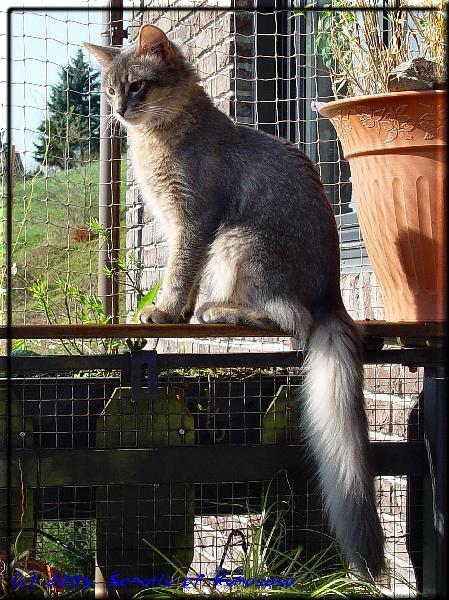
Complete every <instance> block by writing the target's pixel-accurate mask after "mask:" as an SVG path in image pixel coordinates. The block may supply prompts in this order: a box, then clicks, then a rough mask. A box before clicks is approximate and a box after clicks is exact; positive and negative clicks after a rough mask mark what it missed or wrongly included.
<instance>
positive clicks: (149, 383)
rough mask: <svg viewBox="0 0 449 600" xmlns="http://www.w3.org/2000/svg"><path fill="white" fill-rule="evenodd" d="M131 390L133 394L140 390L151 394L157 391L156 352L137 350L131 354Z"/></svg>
mask: <svg viewBox="0 0 449 600" xmlns="http://www.w3.org/2000/svg"><path fill="white" fill-rule="evenodd" d="M130 376H131V389H132V392H133V394H138V393H139V392H141V391H142V390H145V391H147V392H149V393H153V392H155V391H156V390H157V376H158V372H157V352H156V351H155V350H138V351H137V352H131V369H130Z"/></svg>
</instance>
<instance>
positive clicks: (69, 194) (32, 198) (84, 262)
mask: <svg viewBox="0 0 449 600" xmlns="http://www.w3.org/2000/svg"><path fill="white" fill-rule="evenodd" d="M98 175H99V163H98V161H93V162H91V163H86V164H83V165H79V166H77V167H74V168H72V169H70V170H66V171H57V172H54V173H49V174H48V175H47V176H45V175H44V174H38V175H36V176H34V177H31V178H26V179H18V180H17V181H16V184H15V186H14V205H13V215H12V216H13V263H16V267H17V274H16V275H14V278H13V320H14V322H15V323H23V322H26V323H43V322H45V317H44V316H43V315H42V313H40V312H39V311H38V310H36V307H35V303H34V301H33V299H32V298H31V296H30V294H29V292H28V291H27V288H28V287H29V285H31V284H32V283H34V282H35V281H36V280H37V279H39V278H40V277H41V276H42V275H44V276H45V277H47V278H48V282H49V294H51V295H52V298H53V299H54V300H55V301H56V302H57V303H58V304H60V305H61V319H62V314H63V302H64V299H63V294H62V292H61V291H60V290H58V289H57V286H56V285H55V284H54V281H55V279H56V278H57V277H61V276H65V275H66V274H68V275H69V278H70V282H71V283H72V284H73V285H75V286H77V287H78V288H79V289H80V290H82V291H84V292H86V293H89V294H95V293H96V289H97V271H98V266H97V265H98V248H99V240H98V239H91V240H90V241H76V239H75V238H74V235H75V232H76V230H77V228H80V227H88V226H89V223H90V221H91V219H92V218H96V217H98V192H99V183H98ZM122 179H124V180H126V158H125V157H123V159H122ZM125 194H126V185H122V186H121V206H122V223H124V218H125V214H124V213H125V208H124V207H125ZM61 322H62V321H61Z"/></svg>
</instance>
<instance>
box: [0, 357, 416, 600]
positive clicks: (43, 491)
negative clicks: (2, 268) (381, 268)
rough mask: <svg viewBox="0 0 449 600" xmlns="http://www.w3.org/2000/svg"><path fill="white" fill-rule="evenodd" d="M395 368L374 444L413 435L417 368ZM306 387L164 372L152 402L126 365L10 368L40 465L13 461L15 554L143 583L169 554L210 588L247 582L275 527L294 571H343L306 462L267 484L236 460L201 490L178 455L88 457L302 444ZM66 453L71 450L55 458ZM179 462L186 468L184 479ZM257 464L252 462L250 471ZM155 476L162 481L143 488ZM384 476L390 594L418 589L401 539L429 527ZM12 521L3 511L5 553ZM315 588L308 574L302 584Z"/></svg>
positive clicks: (21, 423)
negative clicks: (394, 392)
mask: <svg viewBox="0 0 449 600" xmlns="http://www.w3.org/2000/svg"><path fill="white" fill-rule="evenodd" d="M389 368H391V369H392V370H394V372H395V382H396V386H397V387H399V388H401V389H403V390H407V395H406V396H405V397H404V398H402V399H400V398H399V397H396V398H395V402H393V404H391V403H388V402H386V400H387V397H386V395H385V394H384V393H383V392H382V391H380V392H367V393H366V394H367V401H368V414H369V421H370V430H371V437H372V439H374V440H379V439H381V440H385V439H387V440H393V439H394V440H396V441H397V442H398V443H400V442H401V441H406V440H409V441H414V440H419V439H421V437H420V436H421V435H422V433H421V426H420V412H419V410H418V405H417V403H418V389H419V383H420V381H419V379H420V377H419V374H417V373H411V372H409V371H408V370H404V369H403V368H401V367H398V366H395V365H391V367H389ZM376 369H377V371H378V372H377V373H376V377H378V378H384V375H385V367H384V366H381V365H379V366H377V367H376ZM300 382H301V379H300V375H298V373H297V369H294V368H293V369H292V368H281V367H273V368H264V369H247V368H232V369H231V368H228V369H224V368H221V369H207V370H196V371H194V370H192V369H188V370H184V369H176V370H168V371H164V372H161V373H160V375H159V386H158V393H157V395H154V394H151V393H149V392H148V391H144V390H142V389H138V390H135V389H134V390H133V388H132V386H131V380H130V373H129V372H128V371H127V370H122V369H117V370H115V371H113V372H104V371H101V370H98V369H97V370H92V371H76V372H74V371H71V370H70V368H67V370H64V371H54V370H52V369H50V368H48V369H46V370H45V371H44V372H40V371H33V372H31V371H30V372H21V373H18V372H16V373H14V378H13V380H12V412H11V414H12V436H11V440H12V448H13V449H17V448H23V449H26V448H33V449H34V450H35V451H36V450H38V453H40V459H39V460H38V463H37V464H36V463H35V462H34V459H33V460H31V459H29V460H30V461H31V462H30V463H27V462H26V457H25V458H22V459H15V458H13V459H12V460H13V462H12V468H13V472H16V470H17V479H18V481H19V482H21V483H20V484H18V485H17V486H13V488H12V490H11V499H12V504H13V509H12V519H13V531H15V532H16V533H17V532H18V531H22V533H21V534H20V536H19V537H18V538H17V540H16V548H17V552H19V553H20V552H23V551H25V550H31V549H32V548H35V549H36V550H35V558H36V560H39V561H41V562H42V563H45V564H49V565H51V566H52V567H53V568H54V569H55V570H57V571H60V572H62V573H64V574H68V575H70V576H75V575H77V576H82V577H84V578H86V579H85V581H87V580H88V579H89V578H90V580H91V581H93V580H94V579H95V580H96V581H97V582H98V580H99V577H100V579H106V581H110V578H111V576H112V575H113V574H114V573H117V572H121V573H122V576H123V577H125V576H126V577H129V576H132V577H142V578H143V577H146V578H149V579H151V577H153V576H160V575H161V573H165V575H166V576H167V577H169V576H174V575H175V573H173V572H172V570H173V565H171V563H170V561H167V556H168V557H169V558H170V560H171V561H173V563H175V564H176V565H178V566H180V565H182V567H183V569H184V571H183V572H184V574H186V573H187V571H188V570H189V569H190V570H189V575H188V576H189V577H193V576H194V575H195V576H198V575H200V574H203V575H204V576H205V581H204V582H203V583H202V584H201V586H206V588H207V587H208V586H211V585H213V581H214V578H215V577H216V576H217V573H218V574H220V573H221V574H222V575H223V576H224V575H226V574H227V575H229V574H230V573H234V575H236V576H237V575H238V574H239V573H240V575H241V574H242V569H244V568H246V567H245V564H246V565H247V564H248V563H247V562H245V556H247V555H248V556H250V555H251V552H256V546H257V544H256V541H257V540H258V539H259V538H258V537H257V536H258V535H262V533H261V532H263V534H264V537H263V543H264V544H265V543H266V539H267V536H269V533H270V532H271V531H272V529H273V530H275V532H276V533H275V534H273V536H274V539H275V540H276V543H277V544H279V548H278V549H277V551H279V552H284V553H285V554H286V555H288V556H289V557H290V560H291V557H292V555H291V554H289V553H290V552H293V551H294V550H295V551H296V550H298V548H301V551H300V554H299V556H298V557H297V558H298V563H297V564H296V567H298V569H299V566H300V565H303V564H304V563H305V562H306V561H307V560H311V561H316V563H315V562H314V563H313V564H314V565H315V566H314V569H315V568H319V569H322V570H323V569H324V571H326V569H328V568H331V567H333V568H334V569H335V568H336V567H335V565H338V564H341V563H339V560H341V559H338V556H337V554H336V549H335V547H334V545H333V543H332V540H331V539H330V538H329V537H328V536H329V531H328V529H327V525H326V523H327V520H326V517H325V513H324V510H323V506H322V500H321V496H320V494H319V491H318V489H317V487H316V484H315V483H314V480H313V477H311V472H310V473H309V474H308V475H307V472H308V471H307V469H308V467H307V463H306V467H305V469H306V470H305V471H304V467H300V471H299V472H298V473H297V474H295V473H294V472H288V473H287V472H285V471H282V472H279V473H278V474H277V476H276V477H275V479H274V480H273V481H271V482H270V481H268V480H257V479H253V480H245V479H243V480H240V481H239V473H240V476H241V474H242V468H240V469H239V467H238V466H236V467H233V466H232V468H233V469H234V471H235V475H234V476H233V478H232V480H228V479H227V478H226V477H222V476H221V472H222V471H220V464H221V463H220V462H218V463H217V464H216V467H215V469H216V473H215V475H216V477H215V479H216V480H215V482H213V481H209V482H207V481H206V482H204V481H203V482H201V478H198V479H195V477H194V476H191V477H190V478H189V476H188V475H186V476H184V473H187V474H188V473H189V469H190V468H191V466H192V465H189V462H188V461H189V457H188V455H185V454H181V455H176V457H174V458H173V456H172V458H171V461H172V462H171V463H167V464H165V463H164V465H165V466H163V467H162V470H161V465H160V464H158V467H157V468H155V464H156V463H151V462H148V458H147V459H146V460H147V462H146V463H142V462H140V463H139V462H137V463H133V460H136V461H138V460H139V459H138V458H131V459H130V458H129V452H128V454H127V455H125V456H124V457H123V458H122V459H120V458H119V457H118V456H117V455H114V456H112V455H110V458H109V459H107V460H106V462H103V463H102V468H101V471H102V473H103V475H102V474H99V473H98V469H97V468H96V467H95V465H94V464H89V463H86V462H85V458H83V457H84V456H85V455H83V451H85V450H86V449H97V450H98V449H103V450H109V451H112V450H117V449H122V450H123V449H126V450H127V451H130V450H136V451H137V450H139V451H141V450H145V449H148V448H167V447H169V448H172V449H173V448H174V449H176V448H180V449H185V450H187V449H188V447H190V446H195V447H203V448H205V449H206V450H207V448H211V447H216V446H228V447H229V446H237V447H239V448H241V449H242V453H241V459H240V460H242V461H245V452H244V448H245V447H247V448H252V447H254V445H256V446H264V445H266V444H277V445H280V446H281V447H282V446H285V445H287V446H288V445H291V444H292V443H293V444H298V443H300V442H301V431H300V430H298V419H297V408H296V406H295V404H294V402H293V396H294V394H296V393H297V392H298V385H299V384H300ZM370 383H372V382H370V381H368V383H367V386H368V388H370V387H371V386H370ZM380 389H382V388H380ZM376 397H378V398H377V400H378V402H377V403H374V402H373V400H375V399H376ZM2 439H3V438H2ZM50 451H53V452H54V451H58V453H59V455H60V456H62V459H60V460H59V461H54V460H52V459H51V453H50V454H49V452H50ZM68 451H71V452H73V454H71V455H69V454H67V455H64V454H60V453H64V452H68ZM64 456H66V459H64ZM127 456H128V458H127ZM104 460H105V459H103V461H104ZM198 460H199V461H200V463H199V464H197V465H196V467H197V469H199V472H200V473H201V474H203V470H204V471H207V468H206V467H205V465H206V464H207V463H210V461H211V460H213V459H212V458H211V457H210V455H209V454H208V453H206V454H203V455H202V457H199V459H198ZM201 461H203V462H201ZM204 461H205V462H204ZM173 462H180V463H181V464H180V465H179V468H180V469H181V472H182V473H183V479H182V480H181V481H179V482H176V472H173V468H174V467H173ZM136 464H137V466H136ZM144 464H145V466H144ZM183 465H184V466H183ZM201 465H203V466H201ZM153 468H154V469H155V470H154V471H153V470H152V469H153ZM221 468H223V467H221ZM257 468H258V465H257V464H255V465H254V467H253V469H254V471H253V472H255V471H256V470H257ZM34 469H36V470H34ZM179 472H180V471H178V476H179ZM245 473H248V469H246V470H245ZM185 477H186V478H187V481H186V479H185ZM206 478H207V479H210V475H209V476H207V477H206ZM123 479H126V480H127V483H126V485H125V484H123V483H121V481H123ZM148 479H150V480H153V481H154V480H155V481H158V483H151V484H150V483H146V480H148ZM213 479H214V477H213ZM105 480H107V481H108V482H109V483H107V484H106V483H105ZM376 482H377V483H376V490H377V492H376V493H377V499H378V507H379V510H380V514H381V521H382V525H383V527H384V532H385V537H386V556H387V561H388V565H389V570H388V575H386V576H385V577H384V579H383V581H382V585H383V586H384V588H385V589H386V590H387V589H389V590H390V591H392V592H395V593H396V594H401V595H402V594H405V593H406V594H410V593H411V594H412V593H413V586H414V585H415V584H416V580H415V575H414V571H413V568H412V563H411V562H410V561H411V559H410V554H409V550H410V548H408V546H407V544H408V543H409V541H408V540H409V539H410V537H409V536H410V530H409V528H410V527H411V525H410V515H413V516H414V522H413V527H414V528H415V529H414V531H415V532H416V531H417V529H416V528H418V530H419V519H422V515H421V513H420V510H421V500H420V495H419V492H418V493H417V491H416V487H415V488H413V487H412V488H410V487H409V486H408V484H407V482H408V480H407V477H405V476H396V477H393V476H389V477H384V476H383V477H377V479H376ZM415 486H416V483H415ZM413 491H414V493H412V492H413ZM5 493H6V491H5V490H2V498H3V500H2V502H3V503H4V502H5ZM2 514H3V515H5V514H6V513H5V512H3V513H2ZM420 515H421V516H420ZM5 526H6V525H5V522H4V517H2V527H1V532H0V533H1V536H2V539H3V541H2V545H3V544H4V542H5V538H4V536H5V533H6V531H5ZM236 532H237V533H236ZM253 538H254V539H253ZM259 550H260V548H259ZM245 552H246V554H245ZM161 553H162V554H161ZM313 557H315V558H313ZM412 558H413V561H414V564H415V566H416V568H418V569H419V568H420V564H421V561H422V547H421V546H419V544H418V545H416V546H413V548H412ZM311 564H312V563H309V566H310V565H311ZM95 565H96V566H97V573H96V575H95ZM98 568H99V569H100V571H98ZM340 568H341V567H340ZM131 571H132V575H131ZM234 571H235V572H234ZM100 573H102V574H101V575H100ZM252 573H253V576H254V571H252ZM150 574H152V575H151V577H150ZM292 577H296V578H298V574H296V575H292ZM306 579H307V578H306ZM310 583H311V582H308V583H307V581H306V580H305V581H304V586H306V584H307V585H308V584H310ZM69 585H71V584H70V583H69V582H67V586H69ZM217 585H218V584H217ZM220 585H221V583H220ZM201 586H200V587H201ZM408 586H410V587H408ZM149 587H151V586H149ZM224 589H226V583H224Z"/></svg>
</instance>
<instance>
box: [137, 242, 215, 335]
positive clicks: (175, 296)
mask: <svg viewBox="0 0 449 600" xmlns="http://www.w3.org/2000/svg"><path fill="white" fill-rule="evenodd" d="M207 249H208V239H207V236H204V235H198V234H197V235H194V236H193V235H192V236H186V235H183V236H182V237H179V238H178V239H177V240H176V241H175V243H174V244H172V247H171V248H170V254H169V258H168V264H167V269H166V272H165V277H164V284H163V291H162V295H161V298H160V299H159V301H158V302H157V304H156V305H152V306H148V307H146V308H144V309H143V310H142V311H141V312H140V314H139V318H140V321H141V322H142V323H182V322H185V321H188V320H189V319H190V317H191V316H192V314H193V310H194V304H195V301H196V295H197V291H198V281H199V279H200V273H201V269H202V267H203V264H204V261H205V257H206V255H207ZM192 304H193V306H192Z"/></svg>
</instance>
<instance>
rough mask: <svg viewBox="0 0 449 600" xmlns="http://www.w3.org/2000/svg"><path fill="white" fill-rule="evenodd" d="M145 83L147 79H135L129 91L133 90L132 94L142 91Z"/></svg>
mask: <svg viewBox="0 0 449 600" xmlns="http://www.w3.org/2000/svg"><path fill="white" fill-rule="evenodd" d="M144 83H145V81H143V80H140V81H133V83H130V85H129V91H130V92H131V94H136V93H137V92H140V90H141V89H142V87H143V84H144Z"/></svg>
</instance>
